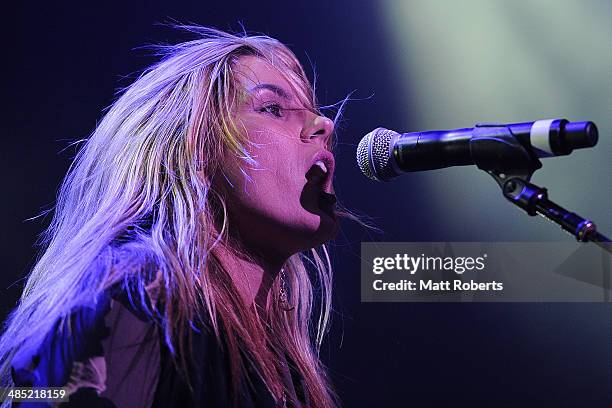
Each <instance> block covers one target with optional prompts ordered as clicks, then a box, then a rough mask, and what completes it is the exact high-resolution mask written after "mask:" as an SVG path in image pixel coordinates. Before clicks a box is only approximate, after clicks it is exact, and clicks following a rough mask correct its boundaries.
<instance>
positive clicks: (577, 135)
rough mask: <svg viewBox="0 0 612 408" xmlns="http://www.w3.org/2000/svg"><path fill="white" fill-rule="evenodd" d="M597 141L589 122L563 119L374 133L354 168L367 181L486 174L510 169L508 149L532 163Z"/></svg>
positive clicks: (365, 141)
mask: <svg viewBox="0 0 612 408" xmlns="http://www.w3.org/2000/svg"><path fill="white" fill-rule="evenodd" d="M508 135H510V136H511V137H510V138H509V137H508ZM597 139H598V132H597V127H596V126H595V124H594V123H593V122H568V121H567V120H565V119H549V120H538V121H535V122H525V123H513V124H504V125H499V124H478V125H476V126H475V127H474V128H465V129H455V130H434V131H426V132H414V133H404V134H399V133H397V132H394V131H392V130H388V129H384V128H378V129H375V130H373V131H372V132H370V133H368V134H367V135H366V136H365V137H364V138H363V139H362V140H361V142H360V143H359V147H358V148H357V162H358V165H359V167H360V169H361V171H362V172H363V173H364V174H365V175H366V176H367V177H369V178H371V179H374V180H382V181H388V180H390V179H392V178H394V177H396V176H398V175H400V174H401V173H403V172H414V171H425V170H434V169H440V168H444V167H451V166H466V165H471V164H476V165H478V166H479V167H481V168H483V169H487V170H488V169H490V168H491V167H494V166H495V163H499V164H500V165H504V163H506V165H510V164H509V163H507V162H509V161H512V160H514V159H516V154H512V155H508V154H507V153H508V151H509V150H508V148H509V147H511V148H513V149H514V150H513V153H516V152H517V148H518V149H520V150H521V152H522V153H525V152H526V154H527V155H528V156H530V157H531V159H533V160H535V161H537V158H544V157H551V156H563V155H568V154H570V153H571V152H572V150H574V149H580V148H585V147H592V146H594V145H595V144H596V143H597ZM525 160H528V159H525ZM483 163H484V165H483Z"/></svg>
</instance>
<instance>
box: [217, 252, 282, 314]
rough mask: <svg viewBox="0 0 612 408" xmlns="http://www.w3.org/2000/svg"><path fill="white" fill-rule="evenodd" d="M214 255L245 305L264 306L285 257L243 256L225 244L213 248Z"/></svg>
mask: <svg viewBox="0 0 612 408" xmlns="http://www.w3.org/2000/svg"><path fill="white" fill-rule="evenodd" d="M215 255H216V256H217V258H218V259H219V262H220V263H221V265H222V266H223V268H225V270H226V271H227V273H228V274H229V276H230V278H231V279H232V283H233V284H234V286H235V287H236V289H237V290H238V292H239V294H240V297H241V298H242V300H243V302H244V303H245V305H247V306H250V305H253V304H255V305H256V306H258V307H260V308H264V307H265V304H266V299H267V298H268V293H269V292H270V289H271V288H272V283H273V282H274V279H276V276H277V275H278V274H279V273H280V270H281V268H282V267H283V264H284V263H285V261H286V259H272V258H265V257H261V256H260V257H248V258H247V257H244V256H240V255H238V254H237V253H236V252H235V251H232V250H231V249H230V248H228V247H227V246H225V245H219V246H218V247H217V248H215Z"/></svg>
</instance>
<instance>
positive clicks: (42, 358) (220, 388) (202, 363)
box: [12, 294, 309, 408]
mask: <svg viewBox="0 0 612 408" xmlns="http://www.w3.org/2000/svg"><path fill="white" fill-rule="evenodd" d="M70 326H71V333H69V332H68V331H67V330H63V331H61V333H60V332H59V331H58V330H57V328H58V327H59V322H58V323H57V324H56V325H55V326H54V329H53V330H52V331H51V333H50V334H49V335H48V336H47V337H46V338H45V340H44V341H43V343H42V344H41V345H40V347H38V349H37V350H35V351H33V352H27V351H25V350H20V351H19V352H18V353H17V355H16V358H15V359H14V360H13V367H12V368H13V370H12V376H13V381H14V383H15V386H18V387H61V386H65V387H67V389H68V394H69V402H67V403H63V404H61V405H60V406H64V407H80V406H86V407H88V408H95V407H119V408H122V407H129V408H136V407H229V406H230V405H231V395H230V384H231V379H230V375H229V372H230V370H229V360H228V359H227V357H226V355H225V354H224V352H223V351H222V349H221V347H220V346H219V343H218V341H217V339H216V337H215V335H214V334H213V333H212V332H211V331H210V330H200V331H196V330H194V336H193V348H192V357H191V360H192V363H193V370H192V384H193V387H194V393H193V395H192V394H191V393H190V392H189V390H188V388H187V385H186V382H185V381H184V380H183V378H182V376H181V375H180V374H179V373H178V371H177V370H176V369H175V367H174V364H173V363H172V360H171V354H170V350H169V349H168V347H167V345H166V342H165V340H164V338H163V333H162V330H160V328H159V325H157V324H155V323H154V322H153V321H152V320H151V319H148V318H147V317H146V316H145V315H144V314H143V313H139V312H138V309H136V308H135V307H134V306H133V305H132V304H131V303H130V302H129V300H128V299H127V296H121V295H112V296H111V295H109V294H103V295H100V297H99V299H98V302H96V304H95V305H91V306H87V307H86V306H84V307H79V308H77V309H76V310H74V311H73V313H71V315H70ZM285 363H286V360H285ZM290 367H291V365H290V364H284V372H283V373H282V374H283V380H284V381H285V385H286V389H287V390H288V391H287V398H286V400H287V403H286V406H288V407H293V406H295V407H302V406H304V407H306V406H308V405H309V404H308V403H307V401H305V395H304V392H303V390H304V388H303V387H304V383H303V381H301V379H300V377H299V376H298V375H297V374H296V372H295V371H294V370H293V369H291V368H290ZM247 373H249V379H250V381H244V382H243V383H244V386H243V389H242V392H241V393H240V397H239V400H238V401H239V403H238V405H239V406H240V407H275V406H276V404H275V402H274V399H273V398H272V395H271V393H270V392H269V391H268V390H267V388H266V387H265V385H264V384H263V382H262V381H261V379H260V378H259V377H258V376H257V375H254V370H253V369H249V368H247ZM292 400H294V401H296V402H295V403H294V402H291V401H292ZM29 405H30V404H29V403H20V404H17V403H15V404H14V406H19V407H27V406H29ZM32 406H33V407H40V406H42V405H41V404H40V403H36V404H32ZM280 406H283V404H280Z"/></svg>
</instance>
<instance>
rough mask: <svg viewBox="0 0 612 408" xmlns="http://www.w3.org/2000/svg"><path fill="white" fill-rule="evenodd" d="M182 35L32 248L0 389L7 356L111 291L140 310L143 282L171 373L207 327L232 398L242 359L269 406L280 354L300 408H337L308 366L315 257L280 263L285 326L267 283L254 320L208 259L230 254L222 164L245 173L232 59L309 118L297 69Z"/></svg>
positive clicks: (241, 42) (313, 335) (256, 45)
mask: <svg viewBox="0 0 612 408" xmlns="http://www.w3.org/2000/svg"><path fill="white" fill-rule="evenodd" d="M183 28H187V29H188V30H190V31H192V32H193V33H196V34H197V37H198V38H197V39H195V40H192V41H188V42H184V43H180V44H177V45H167V46H159V47H157V50H158V51H159V52H160V53H161V55H162V56H163V58H161V60H160V61H159V62H158V63H156V64H155V65H153V66H152V67H150V68H149V69H147V70H146V71H145V72H144V73H143V74H142V75H140V77H139V78H138V79H137V80H136V81H135V82H134V83H133V84H132V85H131V86H129V87H127V88H126V89H125V90H124V91H123V92H122V94H121V95H120V96H119V97H118V99H117V100H116V101H115V102H114V104H113V105H112V106H111V107H110V109H109V110H108V112H107V113H106V114H105V116H104V118H103V119H102V120H101V122H100V123H99V125H98V126H97V128H96V129H95V131H94V132H93V134H92V135H91V136H90V137H89V138H88V139H87V140H86V142H85V143H84V145H83V146H82V147H81V148H80V150H79V152H78V154H77V157H76V159H75V160H74V162H73V164H72V165H71V167H70V169H69V171H68V174H67V176H66V178H65V179H64V181H63V183H62V186H61V189H60V191H59V194H58V199H57V205H56V209H55V214H54V218H53V220H52V222H51V225H50V226H49V228H48V229H47V230H46V231H45V233H44V234H43V242H44V247H45V249H44V251H41V255H40V257H39V259H38V261H37V263H36V265H35V266H34V268H33V270H32V271H31V273H30V275H29V278H28V280H27V283H26V285H25V288H24V291H23V295H22V297H21V299H20V301H19V304H18V306H17V308H16V309H15V310H14V311H13V312H12V314H11V315H10V317H9V319H8V320H7V322H6V324H5V332H4V334H3V336H2V339H1V340H0V359H1V360H2V366H1V367H0V375H1V376H2V378H1V380H2V384H4V385H8V384H10V382H11V379H10V366H11V362H12V359H13V356H14V355H15V353H16V352H17V351H18V350H20V349H23V348H25V349H34V350H35V349H36V347H38V345H40V343H41V342H42V340H43V338H44V337H45V336H46V335H48V334H49V332H50V330H51V329H52V327H53V326H54V324H55V323H56V322H57V321H60V322H64V323H65V322H66V321H67V320H68V319H67V317H68V316H69V314H70V312H71V311H72V310H74V308H76V307H79V306H81V305H86V304H91V303H92V302H95V301H96V298H97V297H98V295H99V294H100V293H102V292H104V291H106V290H108V289H109V288H111V287H113V286H115V285H117V284H122V285H126V286H129V287H131V288H134V290H135V293H138V294H140V301H141V303H142V304H143V306H144V307H145V308H147V306H146V302H145V297H146V295H145V293H146V286H147V285H148V284H149V283H150V281H151V278H152V276H151V274H152V271H153V272H154V273H155V276H157V277H158V278H159V281H160V283H161V285H160V290H159V298H160V299H161V302H160V303H159V304H160V305H162V306H161V307H160V308H159V309H158V308H156V306H155V305H153V306H152V307H151V309H148V308H147V310H148V311H149V312H150V314H151V316H155V317H156V318H157V320H156V321H157V322H159V324H160V328H161V330H162V333H163V335H164V341H165V343H166V344H167V346H168V347H169V349H170V350H171V352H172V354H173V356H174V357H175V362H176V363H177V366H178V367H179V368H180V370H181V372H182V373H185V374H186V373H187V372H188V361H189V355H188V350H189V344H190V343H189V342H190V340H183V339H190V338H191V330H192V329H191V327H192V326H193V325H194V323H197V322H202V321H204V320H205V321H206V322H208V324H209V325H210V326H212V330H214V333H215V334H216V335H217V337H218V338H220V337H221V333H222V334H223V338H224V340H225V344H226V352H227V353H228V355H229V359H230V367H231V373H232V379H233V381H232V386H233V389H234V390H238V388H239V385H240V381H241V380H240V378H242V376H243V374H244V373H245V363H246V361H245V359H246V360H248V361H249V363H250V364H253V365H254V367H255V369H256V371H257V373H258V374H259V376H260V377H261V378H262V380H263V381H264V383H265V384H266V386H267V388H268V389H269V391H270V392H271V393H272V395H273V396H274V398H275V399H277V400H280V399H281V398H282V396H283V392H284V391H283V385H282V384H283V383H282V381H281V379H280V378H279V375H278V367H277V364H278V359H277V358H271V357H272V356H273V353H275V352H279V351H280V352H283V353H286V354H287V356H288V357H290V359H291V360H292V361H293V362H294V365H295V366H296V368H297V371H298V372H299V373H300V374H301V376H302V378H303V380H304V382H305V390H304V391H305V393H306V394H307V397H308V399H309V400H310V403H311V405H312V406H314V407H328V406H334V405H336V398H335V396H334V393H333V392H332V391H331V387H330V385H329V381H328V378H327V376H326V372H325V369H324V367H323V366H322V364H321V362H320V360H319V357H318V349H319V346H320V344H321V341H322V338H323V335H324V333H325V331H326V327H327V324H328V320H329V314H330V310H331V286H332V276H331V275H332V273H331V267H330V262H329V256H328V254H327V250H326V248H325V246H322V247H319V248H315V249H312V250H311V251H310V252H308V253H300V254H295V255H293V256H291V257H290V258H289V260H288V261H287V263H286V264H285V271H286V275H287V277H288V279H287V280H288V284H289V288H290V290H289V292H290V293H291V299H292V302H293V304H294V305H295V310H294V311H292V312H290V313H288V312H286V311H285V310H283V309H282V308H281V307H280V306H279V304H278V302H276V301H275V299H276V298H277V296H278V295H279V291H280V282H279V278H278V277H277V278H276V280H275V282H274V283H273V285H272V288H271V290H270V293H269V296H268V301H267V305H266V308H265V311H264V313H265V316H260V313H258V312H257V311H255V310H254V307H253V306H252V305H245V304H244V303H243V302H242V301H241V300H240V299H239V298H238V295H237V291H236V290H235V288H234V286H233V284H232V282H231V279H230V277H229V275H228V273H227V271H225V270H224V269H223V267H222V266H221V265H220V263H219V262H218V261H217V260H216V259H215V258H214V256H212V253H211V249H212V248H213V247H214V246H215V245H217V244H219V243H221V242H225V241H227V239H228V234H227V231H228V228H231V226H230V225H229V224H228V220H227V218H226V217H225V216H224V209H225V203H224V200H223V197H222V196H221V195H220V194H218V192H216V191H214V189H213V188H212V182H211V181H212V178H213V176H214V175H215V174H217V173H218V172H219V171H220V165H221V164H222V163H223V160H224V159H225V158H227V157H236V158H238V159H239V160H241V161H243V162H244V163H249V162H251V161H252V158H251V157H250V156H249V154H248V149H247V146H248V140H245V137H244V135H243V132H240V129H238V128H237V126H236V124H235V123H234V122H233V120H232V114H231V112H232V107H233V103H234V101H235V100H236V98H237V92H239V90H238V89H237V87H236V86H235V78H234V71H233V65H234V62H235V60H236V58H237V57H239V56H241V55H256V56H258V57H260V58H263V59H265V60H267V61H268V62H270V63H271V64H273V65H274V66H276V67H277V68H278V69H279V71H280V72H282V73H283V75H285V76H286V78H287V80H288V81H289V83H291V84H292V86H293V87H294V88H295V91H296V92H297V94H298V97H299V98H300V99H301V102H302V103H303V104H304V105H305V106H308V107H309V108H311V109H312V110H313V111H316V112H318V108H317V104H316V100H315V96H314V92H313V89H312V87H311V86H310V84H309V82H308V80H307V77H306V75H305V74H304V71H303V68H302V66H301V65H300V64H299V62H298V60H297V59H296V57H295V55H294V54H293V53H292V52H291V51H290V50H289V49H288V48H287V47H286V46H284V45H283V44H281V43H280V42H278V41H277V40H275V39H272V38H270V37H267V36H247V35H234V34H229V33H225V32H222V31H218V30H214V29H210V28H204V27H193V26H190V27H183ZM219 219H220V220H221V224H219ZM122 240H123V241H124V244H123V245H119V244H118V242H121V241H122ZM151 266H152V267H151ZM315 286H316V287H317V288H318V290H317V291H316V293H320V295H317V296H316V298H315V295H314V293H315V291H314V290H313V287H315ZM317 302H319V306H318V307H315V303H317ZM314 310H317V312H316V314H317V315H316V316H312V315H313V313H315V312H314ZM202 315H206V317H207V318H206V319H202ZM313 322H314V324H312V323H313ZM272 334H273V335H272Z"/></svg>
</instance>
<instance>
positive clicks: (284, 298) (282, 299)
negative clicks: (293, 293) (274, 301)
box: [279, 268, 295, 312]
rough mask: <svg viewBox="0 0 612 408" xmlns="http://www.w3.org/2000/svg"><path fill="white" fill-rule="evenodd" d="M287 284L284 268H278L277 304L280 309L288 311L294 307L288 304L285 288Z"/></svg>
mask: <svg viewBox="0 0 612 408" xmlns="http://www.w3.org/2000/svg"><path fill="white" fill-rule="evenodd" d="M288 288H289V286H288V285H287V275H286V274H285V268H281V270H280V291H279V304H280V307H281V309H283V310H284V311H285V312H290V311H292V310H293V309H295V306H291V305H290V304H289V300H288V296H287V289H288Z"/></svg>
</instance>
